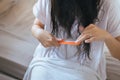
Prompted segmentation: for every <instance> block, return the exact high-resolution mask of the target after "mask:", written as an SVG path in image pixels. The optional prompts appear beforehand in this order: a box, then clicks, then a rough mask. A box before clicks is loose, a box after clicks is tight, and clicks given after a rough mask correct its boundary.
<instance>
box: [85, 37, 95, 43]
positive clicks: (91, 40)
mask: <svg viewBox="0 0 120 80" xmlns="http://www.w3.org/2000/svg"><path fill="white" fill-rule="evenodd" d="M93 41H96V38H95V37H91V38H89V39H87V40H85V43H91V42H93Z"/></svg>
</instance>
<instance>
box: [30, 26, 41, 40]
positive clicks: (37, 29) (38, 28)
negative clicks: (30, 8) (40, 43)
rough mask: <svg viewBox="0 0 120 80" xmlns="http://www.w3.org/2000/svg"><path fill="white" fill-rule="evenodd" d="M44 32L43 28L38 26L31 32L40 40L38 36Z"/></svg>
mask: <svg viewBox="0 0 120 80" xmlns="http://www.w3.org/2000/svg"><path fill="white" fill-rule="evenodd" d="M42 30H43V28H40V27H39V26H38V25H33V26H32V29H31V32H32V35H33V36H34V37H35V38H38V36H39V34H40V32H41V31H42Z"/></svg>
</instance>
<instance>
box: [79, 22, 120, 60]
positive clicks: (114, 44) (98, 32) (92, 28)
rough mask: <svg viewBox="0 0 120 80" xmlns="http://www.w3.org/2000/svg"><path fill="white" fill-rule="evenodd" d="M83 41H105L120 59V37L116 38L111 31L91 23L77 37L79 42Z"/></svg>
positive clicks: (114, 55)
mask: <svg viewBox="0 0 120 80" xmlns="http://www.w3.org/2000/svg"><path fill="white" fill-rule="evenodd" d="M82 41H85V42H86V43H91V42H94V41H104V42H105V43H106V45H107V47H108V49H109V51H110V53H111V54H112V55H113V57H115V58H117V59H119V60H120V37H117V38H114V37H113V36H112V35H111V34H110V33H109V32H107V31H105V30H103V29H100V28H99V27H97V26H96V25H94V24H90V25H89V26H88V27H86V28H85V29H84V31H83V32H82V34H81V35H80V36H79V37H78V39H77V42H82Z"/></svg>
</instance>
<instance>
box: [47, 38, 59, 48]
mask: <svg viewBox="0 0 120 80" xmlns="http://www.w3.org/2000/svg"><path fill="white" fill-rule="evenodd" d="M49 44H50V45H52V46H60V44H59V43H58V41H57V40H56V38H55V37H54V36H52V39H50V40H49Z"/></svg>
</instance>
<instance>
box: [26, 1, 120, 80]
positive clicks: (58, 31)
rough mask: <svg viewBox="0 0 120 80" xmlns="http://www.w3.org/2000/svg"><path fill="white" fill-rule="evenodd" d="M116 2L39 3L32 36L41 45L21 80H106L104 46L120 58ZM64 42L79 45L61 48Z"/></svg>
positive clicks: (117, 4) (118, 20) (119, 28)
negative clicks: (62, 41)
mask: <svg viewBox="0 0 120 80" xmlns="http://www.w3.org/2000/svg"><path fill="white" fill-rule="evenodd" d="M119 3H120V2H119V0H114V1H113V0H38V2H37V3H36V4H35V6H34V8H33V13H34V15H35V17H36V19H35V21H34V25H33V27H32V33H33V35H34V36H35V38H37V39H38V40H39V42H40V44H39V45H38V47H37V48H36V51H35V54H34V57H33V60H32V62H31V64H30V66H29V67H28V70H27V72H26V74H25V76H24V80H105V79H106V63H105V55H104V53H103V46H104V43H105V44H106V45H107V47H108V48H109V50H110V52H111V54H112V55H113V56H114V57H116V58H118V59H120V31H119V30H120V15H119V12H120V4H119ZM62 39H64V40H69V41H75V42H76V43H80V45H76V46H72V45H62V44H60V43H59V42H60V41H61V40H62Z"/></svg>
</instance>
